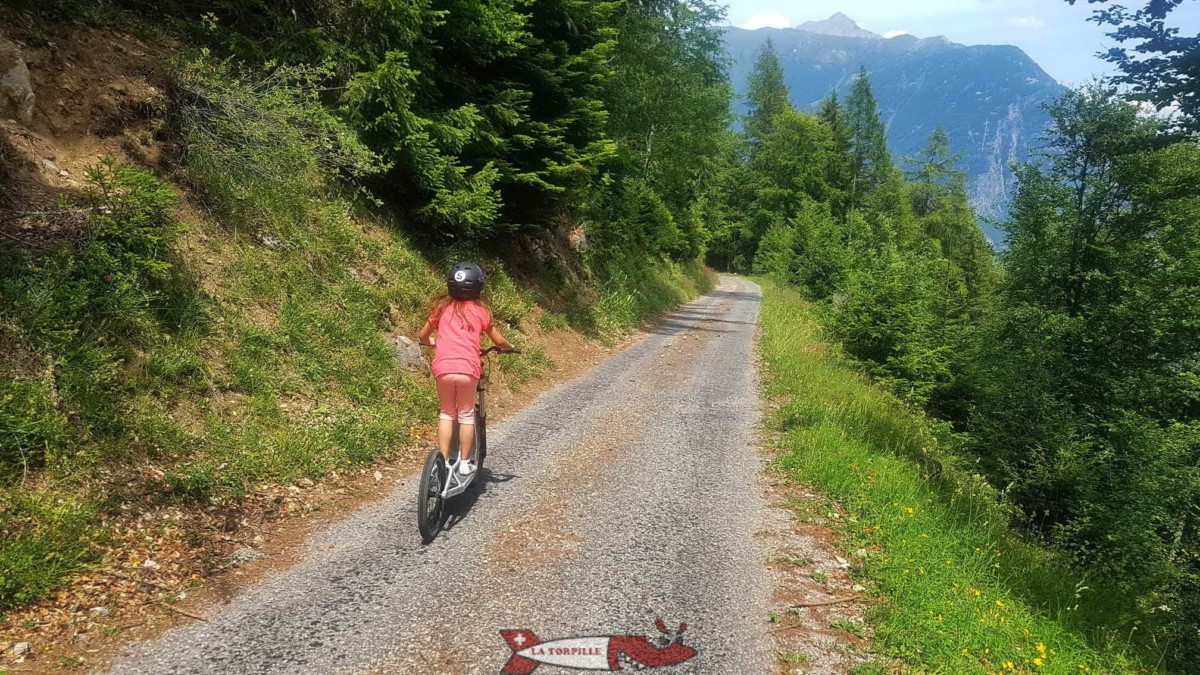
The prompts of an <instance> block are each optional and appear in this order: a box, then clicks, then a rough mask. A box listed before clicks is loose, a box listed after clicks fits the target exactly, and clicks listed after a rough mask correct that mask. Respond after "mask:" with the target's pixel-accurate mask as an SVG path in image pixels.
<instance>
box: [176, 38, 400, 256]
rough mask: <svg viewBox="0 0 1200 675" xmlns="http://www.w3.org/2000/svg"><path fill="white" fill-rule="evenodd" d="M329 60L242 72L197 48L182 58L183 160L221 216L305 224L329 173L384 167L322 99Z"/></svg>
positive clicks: (270, 229) (270, 226) (268, 227)
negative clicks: (322, 63)
mask: <svg viewBox="0 0 1200 675" xmlns="http://www.w3.org/2000/svg"><path fill="white" fill-rule="evenodd" d="M329 75H330V70H329V68H328V67H305V66H287V67H276V68H274V69H272V70H269V71H266V72H253V71H246V72H239V71H238V70H237V69H235V68H234V66H232V65H231V64H230V63H229V62H228V61H218V60H215V59H213V57H211V56H210V55H209V54H208V53H206V52H205V53H201V54H199V55H197V56H195V57H194V58H192V59H190V60H183V61H181V62H180V63H178V64H177V66H176V69H175V77H174V79H173V90H174V91H173V97H172V101H173V104H174V117H175V121H176V125H177V126H178V128H179V132H180V135H181V137H182V139H181V140H182V141H183V143H184V147H185V148H186V154H185V156H184V162H183V163H184V166H185V167H186V168H187V169H188V170H189V171H190V172H191V173H192V175H193V179H194V181H195V182H196V184H197V185H198V186H202V187H203V190H204V192H205V193H206V195H207V197H208V202H209V203H210V205H212V206H213V207H214V208H215V209H216V210H217V211H218V213H220V214H221V215H223V216H225V217H227V218H230V219H233V220H236V221H238V223H239V224H240V225H242V226H243V227H247V228H249V229H250V230H251V231H256V232H260V233H270V234H274V235H279V234H286V233H288V232H290V231H291V230H294V229H296V228H298V227H303V226H304V223H305V221H306V220H307V218H308V216H309V213H310V211H311V210H312V208H313V203H314V201H316V200H319V199H320V198H321V197H322V196H324V195H325V194H326V193H327V191H328V190H329V189H330V188H332V187H334V186H332V185H331V184H330V183H329V180H330V179H331V178H332V177H335V176H337V175H342V176H345V177H347V178H360V177H363V176H366V175H369V174H372V173H375V172H377V171H379V170H380V169H381V168H382V167H381V166H380V164H379V162H378V160H377V159H376V158H375V157H374V156H373V155H372V154H371V153H370V152H369V151H368V150H367V149H366V147H365V146H363V145H362V143H361V142H360V141H359V140H358V138H357V137H356V135H355V134H354V132H353V131H352V130H351V129H350V128H349V127H348V126H347V125H346V124H345V123H343V122H342V121H341V120H340V119H338V118H337V117H336V116H334V115H333V114H332V113H330V112H329V110H328V109H327V108H326V107H325V106H324V105H322V103H321V101H320V99H319V97H318V96H319V83H320V82H321V81H322V80H323V79H326V78H328V77H329Z"/></svg>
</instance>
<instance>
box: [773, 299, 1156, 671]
mask: <svg viewBox="0 0 1200 675" xmlns="http://www.w3.org/2000/svg"><path fill="white" fill-rule="evenodd" d="M763 289H764V295H765V299H764V303H763V312H762V325H763V336H762V342H761V350H762V355H763V359H764V363H765V370H766V375H767V377H766V392H767V395H768V396H769V397H770V398H772V399H773V400H775V401H777V402H778V403H779V404H780V407H779V409H778V411H777V412H775V413H774V414H773V415H772V416H771V418H770V424H771V426H772V427H773V428H774V429H775V430H777V431H779V432H780V437H779V445H780V453H779V455H778V457H777V460H776V464H777V466H778V468H779V469H780V470H781V471H782V472H783V473H784V474H785V475H786V476H788V477H790V478H791V479H793V480H796V481H801V482H805V483H809V484H812V485H814V486H816V487H817V488H819V489H820V490H821V491H823V492H824V493H825V494H826V495H828V497H829V498H830V499H832V500H836V501H837V502H838V503H839V504H841V505H842V506H843V507H844V508H845V509H846V510H847V511H848V513H849V518H848V520H849V521H850V523H849V524H847V525H846V526H845V528H844V532H843V534H844V537H845V544H846V546H847V548H849V549H850V550H862V551H863V552H865V553H866V557H865V560H864V572H865V574H866V576H867V577H868V578H869V579H870V580H871V581H872V582H873V583H874V585H875V587H876V588H877V589H878V591H879V593H880V596H881V597H879V599H878V603H877V604H876V605H875V607H874V609H873V611H872V619H873V621H874V623H875V626H876V629H875V646H876V649H877V650H878V651H879V652H880V653H881V654H883V655H885V656H886V657H889V658H891V659H895V660H897V661H898V662H900V663H903V664H906V665H907V666H909V667H916V668H917V669H921V670H924V669H928V670H932V671H935V672H946V673H998V672H999V673H1003V672H1046V673H1083V672H1096V673H1099V672H1103V673H1121V672H1145V671H1153V670H1154V669H1155V666H1154V665H1153V664H1154V663H1155V659H1154V658H1153V657H1147V655H1144V654H1139V653H1137V652H1136V651H1135V650H1134V648H1132V647H1130V646H1129V642H1128V640H1127V639H1126V638H1127V637H1128V635H1129V633H1130V632H1131V631H1136V630H1137V627H1136V624H1135V623H1132V622H1131V619H1130V617H1132V613H1130V612H1127V611H1126V609H1128V608H1127V607H1126V606H1125V605H1123V603H1122V601H1121V599H1120V598H1119V597H1115V596H1111V595H1109V594H1107V593H1106V591H1105V589H1104V583H1103V580H1098V579H1096V580H1091V579H1082V578H1079V577H1077V576H1075V575H1073V574H1072V573H1071V571H1070V570H1069V569H1068V568H1067V566H1066V565H1065V563H1064V561H1063V560H1062V559H1060V558H1059V557H1057V556H1056V555H1054V554H1052V553H1050V552H1048V551H1046V550H1044V549H1041V548H1039V547H1036V546H1034V545H1031V544H1029V543H1027V542H1025V541H1023V540H1022V539H1021V538H1020V537H1018V536H1017V535H1016V534H1014V532H1013V531H1012V530H1010V528H1009V522H1010V517H1011V515H1012V514H1011V513H1010V510H1009V509H1008V508H1007V507H1006V506H1004V504H1003V501H1002V500H1001V499H1000V495H997V494H996V493H995V492H994V491H993V490H991V489H990V488H988V486H987V485H986V484H985V483H984V482H983V480H982V479H981V478H980V477H979V476H977V475H974V474H972V473H971V471H970V467H969V466H963V465H961V464H960V463H959V462H958V461H957V460H956V459H955V456H954V455H953V453H951V452H950V451H949V450H948V444H949V443H950V442H951V440H950V438H949V436H948V434H946V433H944V432H943V431H942V430H940V429H939V428H937V427H936V426H934V425H933V424H932V423H931V422H930V421H929V420H928V419H926V418H925V417H923V416H922V415H921V414H920V413H917V412H914V411H912V410H911V409H909V408H907V407H906V406H905V405H903V404H902V403H901V402H900V401H899V400H898V399H896V398H895V397H894V396H893V395H892V394H890V393H888V392H887V391H885V390H884V389H882V388H880V387H878V386H874V385H872V384H870V383H869V382H868V381H867V380H866V379H865V378H864V377H863V376H862V375H861V374H860V373H858V372H857V371H856V370H855V369H854V368H853V367H852V366H851V365H849V363H848V362H847V361H846V360H844V359H843V358H842V357H841V355H840V354H839V352H838V350H837V348H836V346H834V345H830V344H828V343H826V342H824V340H823V338H822V330H821V326H820V325H818V323H817V322H816V319H815V316H816V312H815V308H814V307H812V306H811V305H810V304H809V303H808V302H806V301H805V300H804V299H803V298H802V297H801V296H800V294H799V293H797V292H796V291H794V290H791V289H789V288H786V287H780V286H777V285H775V284H773V283H770V282H767V281H764V282H763Z"/></svg>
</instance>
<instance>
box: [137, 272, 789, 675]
mask: <svg viewBox="0 0 1200 675" xmlns="http://www.w3.org/2000/svg"><path fill="white" fill-rule="evenodd" d="M759 299H760V294H759V290H758V288H757V286H755V285H754V284H752V283H750V282H747V281H745V280H741V279H733V278H723V279H722V281H721V285H720V286H719V288H718V289H717V290H715V291H714V292H712V293H710V294H708V295H706V296H704V297H703V298H701V299H699V300H697V301H696V302H693V303H691V304H689V305H686V306H685V307H683V308H682V309H681V310H680V311H678V312H676V313H675V314H673V315H671V316H670V317H668V318H667V319H666V320H665V321H664V322H663V323H661V324H660V325H659V327H658V328H657V329H655V330H653V331H652V332H651V334H650V335H648V336H647V337H645V338H644V339H643V340H641V341H640V342H638V343H637V344H635V345H633V346H632V347H630V348H629V349H627V350H625V351H623V352H621V353H620V354H618V355H616V356H614V357H613V358H611V359H609V360H608V361H605V362H604V363H602V364H600V365H599V366H597V367H596V368H595V369H594V370H592V371H591V372H590V373H588V374H587V375H585V376H583V377H581V378H579V379H577V380H575V381H573V382H569V383H567V384H564V385H562V386H560V387H558V388H556V389H554V390H552V391H550V392H548V393H546V394H545V395H543V396H541V397H540V398H539V399H537V400H536V401H535V402H534V403H532V404H530V405H529V406H527V407H526V408H525V409H523V410H522V411H520V412H519V413H517V414H514V415H512V416H511V417H509V418H508V419H506V420H504V421H503V422H502V423H499V424H496V425H495V427H494V428H492V429H489V434H488V441H489V446H490V452H489V454H488V461H487V468H486V470H485V474H484V476H483V478H484V480H483V481H480V482H477V484H476V486H474V487H472V489H471V490H470V491H468V492H467V493H466V494H464V495H462V496H460V497H457V498H455V499H454V500H452V501H451V502H450V503H449V504H448V505H447V508H448V510H449V511H450V513H451V518H450V523H449V527H448V529H446V530H444V531H443V533H442V534H441V536H440V537H439V538H438V539H437V540H436V541H435V542H433V543H432V544H430V545H428V546H422V545H421V543H420V541H419V536H418V534H417V528H416V515H415V501H416V498H415V494H416V483H417V479H418V477H417V476H412V477H410V478H408V479H406V480H404V481H401V482H399V483H398V484H397V486H396V489H395V490H394V491H393V492H392V494H391V495H390V496H388V497H387V498H385V499H383V500H381V501H378V502H376V503H373V504H371V505H369V506H367V507H365V508H363V509H362V510H360V511H358V512H357V513H355V514H354V515H352V516H350V517H349V518H347V519H346V520H344V521H342V522H340V523H338V524H337V525H335V526H333V527H332V528H330V529H329V530H326V531H324V532H322V533H320V534H317V535H314V536H312V537H310V539H309V541H308V542H307V544H306V547H307V549H306V551H305V555H304V560H303V561H302V562H301V563H300V564H299V565H297V566H295V567H294V568H292V569H290V570H288V571H286V572H282V573H280V574H278V575H276V576H273V577H270V578H267V579H265V580H264V581H262V582H260V583H258V584H256V585H254V586H252V587H250V588H248V589H246V590H245V591H243V592H242V593H241V594H240V595H238V596H237V597H236V598H235V599H234V600H233V602H231V603H230V604H229V605H226V606H224V607H222V608H216V609H211V610H209V611H208V614H209V618H210V621H209V622H207V623H201V622H196V623H192V624H189V625H186V626H183V627H180V628H177V629H175V630H173V631H171V632H169V633H167V634H165V635H164V636H162V637H161V638H159V639H158V640H155V641H152V642H147V643H139V644H135V645H132V646H131V647H130V648H129V649H128V650H127V651H126V653H125V655H124V656H123V658H122V659H121V660H120V661H119V662H117V663H116V664H115V665H114V666H113V670H114V672H117V673H156V674H158V673H299V672H305V673H334V672H379V673H476V672H479V673H496V672H499V670H500V669H501V668H502V667H503V665H504V663H505V662H506V661H507V660H508V657H509V656H510V655H511V652H510V651H509V649H508V648H507V646H506V645H505V643H504V641H503V639H502V638H501V637H500V634H499V631H500V630H501V629H508V628H519V629H529V630H532V631H534V632H535V633H537V635H538V636H539V638H540V639H541V640H543V641H549V640H553V639H558V638H564V637H570V636H576V635H609V634H630V635H648V636H656V635H657V631H656V630H655V628H654V620H655V619H656V618H661V619H663V621H664V622H665V623H666V624H667V625H668V626H671V627H674V626H676V625H678V624H679V623H684V622H686V623H687V624H688V629H687V632H686V633H685V635H684V640H683V642H684V643H685V644H687V645H689V646H691V647H694V648H695V649H697V650H698V651H699V654H698V656H696V657H695V658H694V659H692V660H691V661H688V662H686V663H684V664H681V665H679V666H672V667H667V668H661V669H657V670H656V671H655V672H662V673H765V672H769V671H770V670H771V667H772V663H773V656H772V654H771V651H770V650H771V647H770V640H769V639H768V637H767V634H766V629H767V628H768V626H767V624H766V611H767V609H766V608H767V607H768V605H769V603H770V596H771V591H772V579H771V575H770V574H769V573H767V570H766V556H767V553H768V551H767V548H766V547H767V546H768V544H766V543H765V542H764V538H763V537H756V536H755V533H756V532H757V531H758V529H759V528H760V527H761V526H762V523H763V518H764V514H765V512H766V510H767V505H766V502H765V499H764V496H763V493H762V489H761V485H760V484H759V482H758V474H759V470H760V469H761V468H762V461H763V460H762V458H761V456H760V454H759V453H757V452H755V450H754V446H755V428H756V425H757V422H758V419H759V401H758V395H757V390H756V385H755V380H754V345H753V343H754V334H755V330H756V323H757V316H758V305H759ZM566 672H576V671H567V670H565V669H562V668H557V667H553V666H546V665H543V666H540V667H539V668H538V670H537V673H538V674H539V675H554V674H555V673H566Z"/></svg>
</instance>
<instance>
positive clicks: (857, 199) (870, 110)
mask: <svg viewBox="0 0 1200 675" xmlns="http://www.w3.org/2000/svg"><path fill="white" fill-rule="evenodd" d="M846 126H847V128H848V136H849V139H850V186H849V194H848V206H849V207H850V208H852V209H854V208H860V207H861V206H862V205H863V203H864V200H865V197H866V195H868V194H869V193H871V192H872V191H873V190H875V189H877V188H879V187H882V186H883V185H885V184H886V183H887V182H888V178H889V174H891V173H892V172H893V171H894V167H893V166H892V155H891V152H889V151H888V147H887V129H886V128H884V126H883V122H882V121H881V120H880V118H879V104H878V103H877V102H876V100H875V93H874V92H873V91H872V90H871V80H870V78H869V77H868V76H867V69H866V68H865V67H864V68H863V69H862V70H861V71H860V72H859V75H858V79H856V80H855V81H854V86H853V87H852V88H851V89H850V95H849V96H847V97H846Z"/></svg>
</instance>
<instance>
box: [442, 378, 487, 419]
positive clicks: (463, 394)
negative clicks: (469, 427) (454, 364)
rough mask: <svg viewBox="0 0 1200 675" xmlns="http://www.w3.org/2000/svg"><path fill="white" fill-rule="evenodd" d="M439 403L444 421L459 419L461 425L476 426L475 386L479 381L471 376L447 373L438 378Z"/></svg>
mask: <svg viewBox="0 0 1200 675" xmlns="http://www.w3.org/2000/svg"><path fill="white" fill-rule="evenodd" d="M436 382H437V393H438V401H439V402H440V403H441V408H442V411H441V414H439V415H438V417H440V418H442V419H444V420H454V419H457V420H458V423H459V424H475V385H476V384H477V383H478V382H479V380H478V379H476V378H474V377H471V376H470V375H462V374H459V373H447V374H445V375H438V376H437V378H436Z"/></svg>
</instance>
